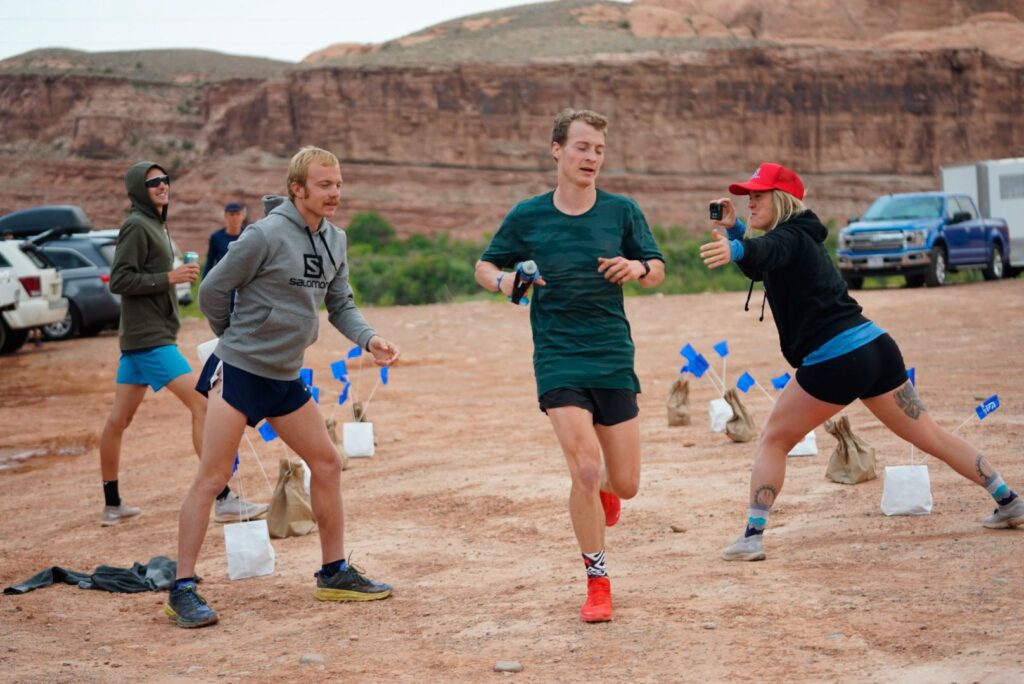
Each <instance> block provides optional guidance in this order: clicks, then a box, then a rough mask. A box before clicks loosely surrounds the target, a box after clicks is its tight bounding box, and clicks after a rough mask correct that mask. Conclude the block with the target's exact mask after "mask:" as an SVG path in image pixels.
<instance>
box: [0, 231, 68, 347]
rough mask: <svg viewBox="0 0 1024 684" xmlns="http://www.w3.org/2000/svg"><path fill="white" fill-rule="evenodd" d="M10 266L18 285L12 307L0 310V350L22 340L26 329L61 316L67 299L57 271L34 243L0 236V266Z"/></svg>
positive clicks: (63, 315)
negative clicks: (0, 238) (0, 311)
mask: <svg viewBox="0 0 1024 684" xmlns="http://www.w3.org/2000/svg"><path fill="white" fill-rule="evenodd" d="M8 268H9V269H11V270H12V271H13V273H14V276H15V278H17V280H18V286H19V288H20V291H19V294H18V301H17V304H16V306H15V307H14V308H13V309H9V310H7V311H4V312H3V313H0V354H10V353H11V352H14V351H17V350H18V349H20V348H21V346H22V345H23V344H25V340H27V339H28V333H29V331H30V330H32V329H33V328H39V327H41V326H44V325H47V324H49V323H56V322H57V321H60V320H63V319H64V317H65V316H66V315H67V311H68V300H67V299H65V298H64V297H63V296H62V295H61V288H62V286H63V279H62V278H61V275H60V272H59V271H58V270H57V268H56V267H55V266H54V265H53V263H52V262H51V261H50V260H49V259H47V257H46V255H45V254H43V253H42V252H41V251H40V250H39V248H38V247H37V246H35V245H34V244H32V243H30V242H25V241H22V240H0V269H8Z"/></svg>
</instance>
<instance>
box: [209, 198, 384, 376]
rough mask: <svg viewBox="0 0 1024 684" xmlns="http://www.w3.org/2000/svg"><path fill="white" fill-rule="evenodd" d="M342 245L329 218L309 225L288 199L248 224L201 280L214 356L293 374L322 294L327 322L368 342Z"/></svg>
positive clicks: (312, 334) (313, 335) (260, 370)
mask: <svg viewBox="0 0 1024 684" xmlns="http://www.w3.org/2000/svg"><path fill="white" fill-rule="evenodd" d="M345 245H346V239H345V233H344V232H343V231H342V230H340V229H339V228H338V227H336V226H334V225H332V224H331V223H330V222H328V221H327V220H326V219H322V220H321V221H320V226H319V227H318V229H317V231H316V232H315V233H313V232H310V230H309V229H308V228H307V227H306V222H305V220H304V219H303V218H302V215H301V214H299V211H298V209H296V208H295V205H294V204H292V202H291V201H290V200H284V201H283V202H281V203H280V204H279V205H278V206H276V207H275V208H274V209H273V210H272V211H271V212H270V213H269V214H268V215H267V217H266V218H264V219H262V220H260V221H257V222H256V223H254V224H252V225H251V226H249V227H248V228H246V229H245V231H244V232H243V233H242V235H241V237H239V238H238V239H237V240H235V241H234V242H232V243H231V245H230V246H229V247H228V253H227V256H225V257H224V258H223V259H222V260H221V261H219V262H218V263H217V265H216V266H214V267H213V269H212V270H211V271H210V273H209V275H207V276H206V279H205V280H203V284H202V285H201V286H200V288H199V308H200V309H201V310H202V312H203V314H205V315H206V318H207V320H208V321H209V323H210V328H211V329H212V330H213V332H214V333H215V334H217V335H218V336H219V337H220V342H219V343H218V344H217V349H216V351H215V352H214V353H215V354H216V355H217V357H218V358H220V359H221V360H223V361H224V362H225V363H228V364H230V365H232V366H235V367H237V368H241V369H242V370H245V371H248V372H250V373H254V374H256V375H260V376H263V377H265V378H271V379H273V380H294V379H295V378H297V377H298V376H299V369H300V368H301V367H302V358H303V354H304V352H305V351H306V348H307V347H309V346H310V345H312V344H313V343H314V342H316V339H317V335H318V331H319V326H320V317H319V308H320V304H321V303H322V302H324V301H326V302H327V312H328V320H330V322H331V325H333V326H334V327H335V328H337V329H338V331H339V332H340V333H341V334H342V335H344V336H345V337H347V338H348V339H350V340H352V341H353V342H355V343H356V344H358V345H359V346H360V347H362V348H364V349H365V348H366V345H367V343H368V342H369V341H370V338H371V337H373V336H374V335H375V334H376V332H375V331H374V329H373V328H371V327H370V325H369V324H368V323H367V322H366V319H364V318H363V315H362V314H361V313H360V312H359V309H358V308H357V307H356V305H355V303H354V302H353V299H352V288H351V287H350V286H349V284H348V259H347V254H346V249H345ZM232 290H237V291H238V292H237V296H236V299H235V308H234V309H233V310H232V309H231V291H232Z"/></svg>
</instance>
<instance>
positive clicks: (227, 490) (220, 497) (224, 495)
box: [217, 485, 231, 501]
mask: <svg viewBox="0 0 1024 684" xmlns="http://www.w3.org/2000/svg"><path fill="white" fill-rule="evenodd" d="M230 493H231V488H230V487H228V486H227V485H224V491H222V492H221V493H220V494H218V495H217V501H223V500H224V499H226V498H228V494H230Z"/></svg>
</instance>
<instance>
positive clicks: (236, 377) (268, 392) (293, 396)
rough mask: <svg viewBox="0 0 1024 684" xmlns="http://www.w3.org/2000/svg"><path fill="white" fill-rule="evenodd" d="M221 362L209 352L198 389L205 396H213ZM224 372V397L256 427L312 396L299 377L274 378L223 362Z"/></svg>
mask: <svg viewBox="0 0 1024 684" xmlns="http://www.w3.org/2000/svg"><path fill="white" fill-rule="evenodd" d="M220 363H221V360H220V359H219V358H217V355H216V354H210V358H208V359H207V360H206V365H205V366H203V372H202V373H201V374H200V375H199V382H198V383H196V391H197V392H199V393H200V394H202V395H203V396H204V397H208V396H209V395H210V389H211V382H212V380H213V376H214V373H215V372H216V370H217V366H218V365H219V364H220ZM221 373H222V378H221V380H220V384H221V390H220V393H221V396H222V397H224V401H226V402H228V404H229V405H231V407H232V408H234V409H236V410H238V411H239V412H240V413H244V414H245V419H246V422H247V423H248V424H249V426H250V427H256V425H257V424H258V423H259V422H260V421H261V420H263V419H264V418H276V417H278V416H287V415H288V414H289V413H292V412H294V411H296V410H298V409H299V408H301V407H302V406H303V404H305V403H306V402H307V401H309V400H310V399H312V397H313V395H312V394H310V392H309V387H307V386H306V383H304V382H303V381H302V380H301V379H300V378H295V379H294V380H271V379H270V378H265V377H263V376H261V375H256V374H254V373H250V372H248V371H244V370H242V369H241V368H236V367H235V366H232V365H231V364H229V363H224V364H223V370H222V371H221Z"/></svg>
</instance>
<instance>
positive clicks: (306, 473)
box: [302, 461, 313, 494]
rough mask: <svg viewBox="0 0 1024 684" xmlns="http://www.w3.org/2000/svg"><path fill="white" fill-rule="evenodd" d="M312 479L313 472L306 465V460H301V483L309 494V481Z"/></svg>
mask: <svg viewBox="0 0 1024 684" xmlns="http://www.w3.org/2000/svg"><path fill="white" fill-rule="evenodd" d="M312 479H313V472H312V471H311V470H310V469H309V466H308V465H306V462H305V461H303V462H302V485H303V486H304V487H305V488H306V493H307V494H309V483H310V481H311V480H312Z"/></svg>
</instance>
